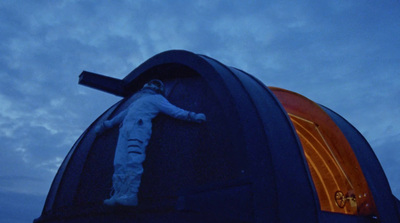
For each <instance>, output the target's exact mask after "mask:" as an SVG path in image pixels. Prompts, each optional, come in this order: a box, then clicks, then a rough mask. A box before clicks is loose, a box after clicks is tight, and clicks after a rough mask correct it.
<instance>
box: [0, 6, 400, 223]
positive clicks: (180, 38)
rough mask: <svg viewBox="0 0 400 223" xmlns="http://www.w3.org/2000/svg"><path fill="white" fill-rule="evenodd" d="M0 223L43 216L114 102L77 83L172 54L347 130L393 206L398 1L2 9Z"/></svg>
mask: <svg viewBox="0 0 400 223" xmlns="http://www.w3.org/2000/svg"><path fill="white" fill-rule="evenodd" d="M0 21H1V22H0V52H1V53H0V154H1V156H0V222H29V221H31V220H33V218H36V217H38V216H39V215H40V212H41V209H42V207H43V204H44V200H45V196H46V194H47V192H48V190H49V187H50V185H51V181H52V179H53V177H54V175H55V173H56V171H57V169H58V167H59V165H60V163H61V162H62V160H63V159H64V157H65V155H66V154H67V153H68V151H69V149H70V148H71V146H72V145H73V143H74V142H75V141H76V140H77V138H78V137H79V135H80V134H81V133H82V132H83V131H84V130H85V128H86V127H87V126H88V125H89V124H90V123H91V122H92V121H94V120H95V119H96V118H97V117H98V116H99V115H100V114H101V113H102V112H103V111H104V110H105V109H107V108H108V107H110V106H111V105H112V104H114V103H115V102H117V101H118V100H119V98H118V97H116V96H112V95H108V94H106V93H103V92H99V91H96V90H93V89H89V88H86V87H84V86H80V85H78V75H79V74H80V73H81V71H82V70H88V71H92V72H97V73H101V74H105V75H109V76H112V77H116V78H123V77H125V76H126V75H127V74H128V73H129V72H130V71H131V70H133V69H134V68H135V67H137V66H138V65H140V64H141V63H142V62H144V61H145V60H146V59H148V58H150V57H152V56H154V55H155V54H158V53H160V52H163V51H166V50H170V49H185V50H189V51H192V52H195V53H199V54H205V55H207V56H210V57H212V58H215V59H217V60H219V61H221V62H222V63H224V64H226V65H229V66H233V67H237V68H240V69H242V70H245V71H246V72H248V73H250V74H253V75H254V76H255V77H257V78H258V79H260V80H261V81H263V82H264V83H265V84H266V85H268V86H277V87H281V88H285V89H289V90H292V91H295V92H298V93H300V94H303V95H305V96H306V97H308V98H310V99H311V100H314V101H316V102H318V103H320V104H323V105H325V106H327V107H329V108H331V109H332V110H334V111H336V112H337V113H339V114H341V115H342V116H343V117H344V118H346V119H347V120H348V121H350V122H351V123H352V124H353V125H354V126H355V127H356V128H357V129H358V130H359V131H360V132H361V133H362V134H363V135H364V136H365V138H366V139H367V140H368V142H369V143H370V144H371V146H372V147H373V149H374V151H375V153H376V155H377V157H378V158H379V160H380V162H381V164H382V166H383V168H384V170H385V172H386V175H387V177H388V179H389V182H390V184H391V186H392V190H393V193H394V194H395V195H396V196H397V197H400V174H398V173H399V172H400V119H399V114H400V1H399V0H384V1H378V0H368V1H367V0H357V1H348V0H332V1H318V0H315V1H306V0H298V1H264V0H263V1H257V0H248V1H244V0H241V1H239V0H210V1H206V0H204V1H202V0H192V1H185V0H182V1H180V0H176V1H172V0H171V1H164V0H134V1H127V0H126V1H122V0H121V1H106V0H88V1H84V0H81V1H78V0H69V1H67V0H59V1H44V0H36V1H28V0H27V1H22V0H16V1H14V0H2V1H0Z"/></svg>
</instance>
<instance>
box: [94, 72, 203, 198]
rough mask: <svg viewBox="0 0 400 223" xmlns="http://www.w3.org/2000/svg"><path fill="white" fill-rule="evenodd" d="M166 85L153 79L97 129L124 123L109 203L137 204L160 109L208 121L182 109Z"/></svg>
mask: <svg viewBox="0 0 400 223" xmlns="http://www.w3.org/2000/svg"><path fill="white" fill-rule="evenodd" d="M163 94H164V85H163V83H162V82H161V81H160V80H152V81H150V82H148V83H147V84H145V85H144V87H143V89H142V90H140V91H139V92H138V93H136V94H135V95H134V96H133V97H135V98H136V99H134V101H133V102H132V104H131V105H129V107H128V108H127V109H126V110H124V111H123V112H121V113H120V114H118V115H117V116H115V117H114V118H113V119H111V120H109V121H105V122H103V123H102V125H100V126H98V127H97V128H96V132H97V133H101V132H103V131H104V130H105V129H107V128H111V127H113V126H115V125H118V124H119V125H120V129H119V137H118V143H117V146H116V150H115V157H114V174H113V177H112V182H113V193H112V196H111V198H109V199H106V200H105V201H104V204H106V205H116V204H120V205H126V206H136V205H137V204H138V198H137V193H138V189H139V186H140V181H141V176H142V173H143V166H142V163H143V161H144V160H145V158H146V153H145V152H146V146H147V144H148V142H149V139H150V137H151V132H152V119H153V118H155V117H156V116H157V115H158V114H159V113H160V112H161V113H164V114H167V115H169V116H172V117H174V118H177V119H181V120H187V121H193V122H198V123H201V122H204V121H205V120H206V116H205V115H204V114H202V113H199V114H196V113H194V112H189V111H186V110H183V109H181V108H178V107H176V106H174V105H172V104H171V103H169V102H168V100H167V99H166V98H165V97H164V96H163Z"/></svg>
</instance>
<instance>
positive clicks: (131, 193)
mask: <svg viewBox="0 0 400 223" xmlns="http://www.w3.org/2000/svg"><path fill="white" fill-rule="evenodd" d="M140 178H141V174H132V173H131V174H128V175H127V176H126V181H125V183H124V185H123V186H122V191H121V195H120V196H119V197H117V198H116V203H117V204H119V205H124V206H137V205H138V196H137V193H138V190H139V185H140Z"/></svg>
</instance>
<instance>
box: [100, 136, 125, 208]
mask: <svg viewBox="0 0 400 223" xmlns="http://www.w3.org/2000/svg"><path fill="white" fill-rule="evenodd" d="M124 135H125V134H120V135H119V137H118V142H117V146H116V148H115V155H114V174H113V176H112V190H111V193H110V195H111V197H110V198H109V199H106V200H104V204H105V205H109V206H113V205H115V204H116V203H117V202H116V201H117V199H118V197H120V196H122V195H123V194H122V192H123V191H122V189H123V185H124V184H125V181H126V163H127V157H126V148H127V140H126V137H125V136H124Z"/></svg>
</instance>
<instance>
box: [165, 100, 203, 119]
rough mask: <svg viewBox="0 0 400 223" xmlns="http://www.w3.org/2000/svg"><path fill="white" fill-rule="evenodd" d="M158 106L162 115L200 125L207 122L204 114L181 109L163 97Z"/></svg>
mask: <svg viewBox="0 0 400 223" xmlns="http://www.w3.org/2000/svg"><path fill="white" fill-rule="evenodd" d="M158 106H159V109H160V110H161V112H162V113H164V114H167V115H169V116H171V117H174V118H177V119H181V120H186V121H192V122H198V123H201V122H204V121H206V116H205V115H204V114H202V113H195V112H190V111H186V110H184V109H182V108H179V107H177V106H175V105H173V104H171V103H170V102H169V101H168V100H167V99H166V98H164V97H162V96H160V99H159V101H158Z"/></svg>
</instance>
